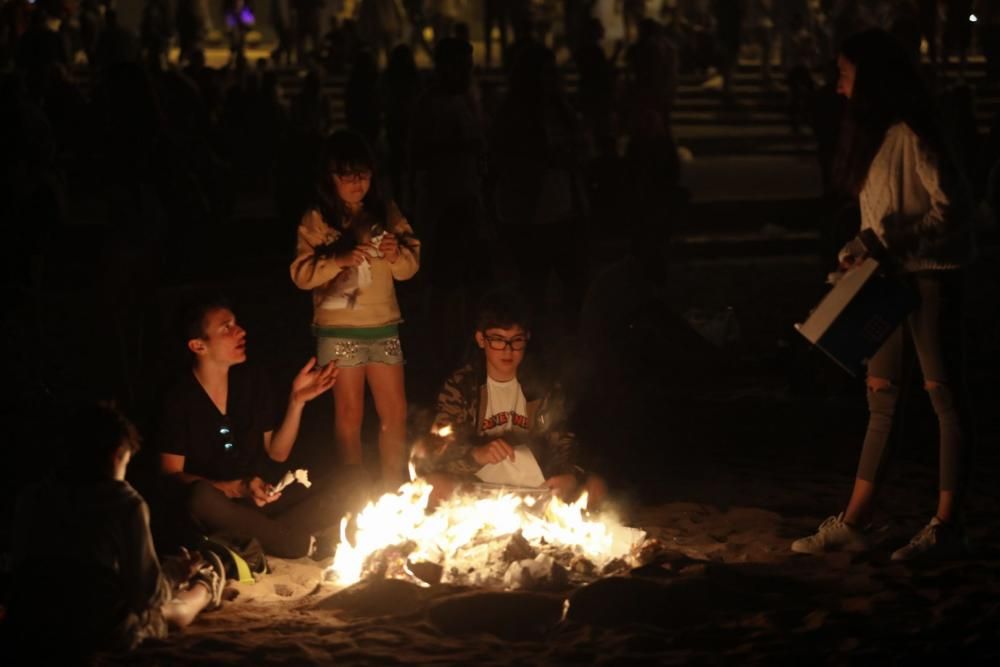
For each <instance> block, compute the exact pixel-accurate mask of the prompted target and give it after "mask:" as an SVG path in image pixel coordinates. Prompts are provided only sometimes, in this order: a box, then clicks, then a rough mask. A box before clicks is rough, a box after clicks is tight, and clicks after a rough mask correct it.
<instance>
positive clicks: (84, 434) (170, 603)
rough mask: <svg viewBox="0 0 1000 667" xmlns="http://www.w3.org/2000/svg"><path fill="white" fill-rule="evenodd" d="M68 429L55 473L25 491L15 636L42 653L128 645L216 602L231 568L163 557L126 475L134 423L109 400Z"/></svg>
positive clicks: (17, 525)
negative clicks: (226, 571)
mask: <svg viewBox="0 0 1000 667" xmlns="http://www.w3.org/2000/svg"><path fill="white" fill-rule="evenodd" d="M69 426H70V428H69V429H67V433H66V435H65V437H64V440H65V444H66V447H65V448H64V451H63V452H62V453H61V454H62V456H61V457H60V458H59V459H57V460H58V461H59V464H58V465H57V467H56V469H55V470H54V471H53V472H52V473H50V474H49V475H48V476H46V477H45V478H44V479H42V480H41V481H40V482H38V483H36V484H35V485H33V486H32V487H30V488H27V489H25V490H24V492H22V494H21V495H20V496H19V497H18V503H17V509H16V513H15V519H14V551H13V556H14V559H13V565H14V589H13V591H12V599H11V615H10V620H11V623H12V624H13V628H14V633H13V635H14V636H15V637H16V638H17V639H18V641H20V642H23V645H24V646H25V647H32V650H34V651H39V650H41V651H43V652H44V654H45V655H51V652H53V651H55V652H73V653H79V654H87V653H90V652H93V651H97V650H102V649H131V648H134V647H136V646H138V645H139V643H141V642H142V641H143V640H144V639H145V638H147V637H157V638H162V637H165V636H166V634H167V628H168V626H171V627H175V628H182V627H185V626H187V625H189V624H190V623H191V622H192V621H193V620H194V619H195V617H196V616H197V615H198V613H199V612H201V611H202V610H204V609H206V608H207V609H214V608H218V607H219V606H220V605H221V600H222V587H223V585H224V584H225V570H224V569H223V566H222V563H221V562H219V560H218V557H217V556H215V554H209V556H208V558H209V559H210V561H209V562H206V561H203V560H202V558H201V556H200V554H197V553H195V554H193V555H191V554H188V553H187V552H184V553H183V555H182V556H181V557H179V558H171V559H168V560H166V561H164V563H163V564H162V565H161V563H160V561H159V559H157V557H156V551H155V550H154V548H153V538H152V536H151V535H150V532H149V509H148V507H147V506H146V503H145V501H144V500H143V498H142V496H140V495H139V494H138V493H137V492H136V490H135V489H133V488H132V487H131V486H130V485H129V483H128V482H126V481H125V471H126V468H127V467H128V464H129V461H130V460H131V458H132V456H133V455H134V454H135V452H136V451H137V450H138V449H139V436H138V433H137V432H136V430H135V427H134V426H133V425H132V424H131V423H130V422H129V421H128V420H127V419H126V418H125V417H124V416H123V415H122V414H121V413H120V412H118V411H117V410H115V409H114V408H112V407H109V406H105V405H95V406H92V407H89V408H86V409H84V410H83V411H82V412H81V413H80V414H78V415H76V416H75V418H73V419H72V420H70V422H69ZM22 655H23V654H22Z"/></svg>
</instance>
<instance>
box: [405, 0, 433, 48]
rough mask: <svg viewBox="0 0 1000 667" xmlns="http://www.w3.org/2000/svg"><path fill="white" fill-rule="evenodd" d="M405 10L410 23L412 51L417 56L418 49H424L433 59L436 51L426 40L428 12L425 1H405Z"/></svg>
mask: <svg viewBox="0 0 1000 667" xmlns="http://www.w3.org/2000/svg"><path fill="white" fill-rule="evenodd" d="M403 8H404V10H405V11H406V19H407V22H408V27H407V30H408V32H409V40H410V49H411V50H412V51H413V53H414V54H416V52H417V49H422V50H423V52H424V53H426V54H427V55H428V56H431V57H433V52H434V49H433V47H432V46H431V45H430V44H428V43H427V40H426V39H425V38H424V28H426V27H427V12H426V10H425V1H424V0H403Z"/></svg>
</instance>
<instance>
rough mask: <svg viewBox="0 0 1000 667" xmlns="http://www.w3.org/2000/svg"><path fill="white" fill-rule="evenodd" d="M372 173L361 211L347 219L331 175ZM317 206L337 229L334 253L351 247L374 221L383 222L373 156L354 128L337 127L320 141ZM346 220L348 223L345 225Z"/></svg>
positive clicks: (383, 214) (384, 211)
mask: <svg viewBox="0 0 1000 667" xmlns="http://www.w3.org/2000/svg"><path fill="white" fill-rule="evenodd" d="M359 171H370V172H371V175H372V176H371V184H370V186H369V188H368V194H366V195H365V198H364V199H363V200H362V202H361V204H362V208H363V214H362V215H359V216H354V217H353V218H352V219H351V220H350V221H348V220H347V210H346V207H345V206H344V202H343V201H342V200H341V199H340V196H339V195H338V194H337V186H336V185H335V184H334V182H333V177H332V175H333V174H349V173H356V172H359ZM316 209H317V210H318V211H319V213H320V215H321V216H323V221H324V222H325V223H326V224H328V225H329V226H330V227H332V228H333V229H336V230H337V231H338V232H340V238H339V239H338V240H337V241H336V242H335V244H334V245H335V246H336V247H335V248H331V251H333V252H341V251H343V250H350V249H352V248H354V247H355V246H356V245H357V244H358V240H359V239H360V238H361V237H363V236H364V235H365V234H366V233H367V232H368V231H369V230H370V229H371V228H372V225H375V224H385V221H386V206H385V201H384V200H383V199H382V196H381V194H380V193H379V188H378V180H377V178H376V175H375V158H374V157H373V155H372V151H371V149H370V148H369V147H368V143H367V142H366V141H365V140H364V138H363V137H362V136H361V135H360V134H358V133H357V132H354V131H353V130H337V131H336V132H334V133H333V134H331V135H330V136H329V137H327V139H326V142H325V143H324V144H323V155H322V159H321V160H320V172H319V176H318V178H317V180H316ZM348 223H349V224H348Z"/></svg>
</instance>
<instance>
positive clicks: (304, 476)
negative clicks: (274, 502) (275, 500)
mask: <svg viewBox="0 0 1000 667" xmlns="http://www.w3.org/2000/svg"><path fill="white" fill-rule="evenodd" d="M293 482H298V483H299V484H301V485H302V486H304V487H306V488H307V489H308V488H309V487H310V486H312V482H310V481H309V471H308V470H306V469H304V468H299V469H298V470H296V471H295V472H292V471H291V470H289V471H288V472H286V473H285V476H284V477H282V478H281V479H280V480H278V483H277V484H275V485H274V486H272V487H271V488H270V489H269V490H268V493H270V494H271V495H272V496H273V495H276V494H278V493H281V490H282V489H284V488H285V487H286V486H288V485H289V484H292V483H293Z"/></svg>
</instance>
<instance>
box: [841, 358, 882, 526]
mask: <svg viewBox="0 0 1000 667" xmlns="http://www.w3.org/2000/svg"><path fill="white" fill-rule="evenodd" d="M890 387H892V382H891V381H890V380H887V379H886V378H880V377H872V376H869V377H868V391H871V392H878V391H887V390H888V389H889V388H890ZM874 497H875V483H874V482H870V481H868V480H864V479H861V478H860V477H857V478H855V479H854V489H853V490H852V491H851V499H850V500H849V501H848V502H847V509H846V510H845V511H844V521H846V522H847V523H848V524H850V525H852V526H856V527H860V526H863V525H864V524H865V523H867V522H868V517H869V515H870V514H871V506H872V500H873V498H874Z"/></svg>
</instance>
